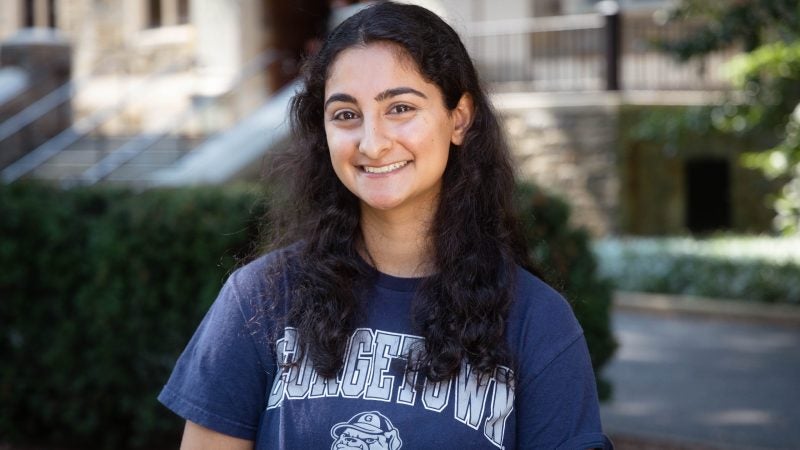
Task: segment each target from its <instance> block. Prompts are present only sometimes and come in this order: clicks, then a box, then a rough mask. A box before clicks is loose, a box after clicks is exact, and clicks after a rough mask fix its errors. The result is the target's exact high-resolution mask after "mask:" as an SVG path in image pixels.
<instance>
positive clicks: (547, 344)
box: [514, 278, 613, 450]
mask: <svg viewBox="0 0 800 450" xmlns="http://www.w3.org/2000/svg"><path fill="white" fill-rule="evenodd" d="M531 280H532V281H531ZM520 294H521V295H523V296H524V297H523V298H526V299H527V301H526V302H523V303H521V307H520V309H518V310H517V313H518V314H519V316H520V317H521V318H523V322H522V325H520V328H519V329H518V331H515V335H516V336H518V337H519V339H518V340H517V341H516V342H517V345H518V354H519V355H520V359H519V370H520V372H519V374H520V376H519V377H518V379H516V380H515V382H516V391H517V399H516V401H515V403H514V407H515V408H516V409H517V428H516V429H517V446H518V448H519V449H542V450H544V449H550V450H552V449H560V450H586V449H593V448H599V449H606V450H609V449H613V444H612V443H611V441H610V440H609V439H608V438H607V437H606V436H605V435H604V434H603V431H602V425H601V422H600V407H599V401H598V397H597V385H596V383H595V377H594V370H593V369H592V364H591V357H590V355H589V350H588V347H587V345H586V339H585V338H584V335H583V330H582V329H581V327H580V324H578V321H577V320H576V318H575V315H574V313H573V312H572V308H570V306H569V304H568V303H567V301H566V300H564V298H563V297H562V296H561V295H560V294H558V293H557V292H555V291H554V290H552V289H551V288H549V286H546V285H544V284H543V283H541V281H538V280H535V279H532V278H529V279H528V282H527V283H523V289H521V292H520Z"/></svg>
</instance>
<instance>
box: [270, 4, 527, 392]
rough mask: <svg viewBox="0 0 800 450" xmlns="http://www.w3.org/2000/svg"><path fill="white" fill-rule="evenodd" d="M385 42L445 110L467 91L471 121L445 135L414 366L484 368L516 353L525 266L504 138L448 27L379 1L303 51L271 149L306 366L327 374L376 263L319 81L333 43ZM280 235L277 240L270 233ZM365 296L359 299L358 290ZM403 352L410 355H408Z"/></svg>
mask: <svg viewBox="0 0 800 450" xmlns="http://www.w3.org/2000/svg"><path fill="white" fill-rule="evenodd" d="M377 42H385V43H393V44H395V45H396V46H398V48H400V49H402V50H403V51H404V52H405V53H406V55H407V56H409V57H410V58H411V60H413V61H414V62H415V63H416V67H417V69H418V70H419V72H420V73H421V75H422V76H423V78H425V79H426V80H427V81H430V82H432V83H434V84H435V85H436V86H438V87H439V88H440V89H441V91H442V93H443V94H444V101H445V104H446V106H447V108H448V110H453V109H454V108H455V107H456V105H457V104H458V101H459V99H460V98H461V97H462V95H464V94H469V95H470V96H471V97H472V100H473V103H474V118H473V122H472V124H471V126H470V128H469V130H468V131H467V133H466V136H465V139H464V141H463V143H462V144H461V145H460V146H455V145H451V148H450V154H449V159H448V163H447V167H446V169H445V172H444V175H443V180H442V187H441V192H440V199H439V207H438V210H437V211H436V214H435V218H434V221H433V224H432V227H431V230H430V233H431V238H432V239H431V242H432V246H433V248H431V249H430V252H431V255H432V257H433V259H434V261H433V262H434V267H435V269H436V271H435V274H434V275H432V276H430V277H428V278H426V279H425V281H424V282H423V283H422V284H421V286H420V287H419V289H418V291H417V293H416V296H415V300H414V305H413V318H414V323H415V326H416V327H418V329H417V330H416V331H417V332H418V333H419V334H420V335H422V336H423V337H424V338H425V339H424V348H422V349H417V350H420V351H415V352H414V355H415V356H414V358H413V361H411V366H412V368H413V370H415V371H418V372H420V373H422V374H424V375H425V376H426V377H427V378H428V379H429V380H431V381H441V380H444V379H448V378H450V377H453V376H456V375H457V374H458V373H459V370H460V368H461V364H462V362H463V361H467V362H468V363H469V364H470V366H471V367H472V369H473V370H475V371H476V372H477V373H478V374H480V375H482V376H492V375H493V374H494V372H495V369H496V368H497V367H498V366H499V365H505V366H510V365H512V364H513V361H512V360H511V357H510V355H509V353H508V350H507V346H506V344H505V340H504V337H503V333H504V330H505V325H506V320H507V316H508V311H509V307H510V305H511V303H512V299H513V289H514V275H515V272H516V267H517V265H521V266H523V267H525V268H527V269H529V270H531V269H532V266H531V263H530V261H529V258H528V256H527V251H526V248H525V245H524V242H523V240H522V238H521V234H520V233H519V232H518V230H517V221H516V216H515V214H514V211H513V207H512V195H513V189H514V173H513V169H512V164H511V161H510V156H509V152H508V148H507V146H506V144H505V141H504V138H503V135H502V132H501V129H500V126H499V124H498V121H497V118H496V116H495V113H494V112H493V110H492V107H491V105H490V103H489V100H488V98H487V96H486V94H485V92H484V91H483V89H482V87H481V85H480V82H479V79H478V75H477V72H476V70H475V67H474V66H473V63H472V60H471V59H470V57H469V54H468V53H467V51H466V49H465V48H464V45H463V44H462V42H461V40H460V39H459V37H458V35H457V34H456V32H455V31H454V30H453V29H452V28H451V27H450V26H449V25H447V24H446V23H445V22H444V21H443V20H442V19H441V18H439V17H438V16H437V15H435V14H434V13H432V12H430V11H428V10H426V9H424V8H421V7H419V6H413V5H404V4H395V3H390V2H382V3H378V4H376V5H374V6H370V7H367V8H365V9H363V10H362V11H360V12H359V13H357V14H355V15H354V16H352V17H350V18H349V19H348V20H346V21H345V22H343V23H342V24H341V25H339V27H337V28H336V29H335V30H334V31H333V32H332V33H331V34H330V35H329V36H328V38H327V39H326V41H325V42H324V44H323V46H322V48H321V49H320V51H319V52H318V53H317V54H315V55H313V56H312V57H311V58H310V59H309V60H307V61H306V64H305V65H304V69H303V81H304V84H303V87H302V89H301V90H300V91H299V92H298V93H297V94H296V95H295V97H294V98H293V100H292V103H291V125H292V131H293V136H292V141H291V144H290V146H289V147H290V148H289V150H288V151H286V152H285V153H283V154H281V155H278V157H277V159H276V160H275V161H276V163H275V165H274V166H273V167H274V171H273V172H272V173H271V176H272V177H277V176H281V178H280V179H281V180H283V183H278V185H279V186H281V187H280V189H285V192H284V193H285V194H287V196H286V201H285V202H284V203H283V207H282V208H276V209H274V210H273V220H275V221H280V220H281V219H284V218H287V217H289V218H290V219H291V220H289V221H288V223H284V224H283V226H280V227H278V228H277V229H278V230H279V231H278V234H279V235H280V237H281V238H282V239H281V245H283V244H284V243H286V242H291V241H296V242H301V243H302V244H301V245H299V246H298V247H299V250H298V251H297V254H296V257H294V258H292V259H293V262H292V264H293V265H294V266H296V267H293V270H292V272H293V273H294V274H295V275H294V276H293V278H294V280H293V282H292V284H293V287H292V295H293V297H294V298H293V299H292V305H291V308H290V310H289V311H288V313H287V315H286V321H287V324H288V325H289V326H293V327H295V328H297V330H298V335H299V339H300V340H301V344H302V347H303V348H304V349H305V350H304V351H305V352H307V355H308V357H309V358H310V360H311V361H312V363H313V365H314V368H315V370H316V371H317V372H318V373H319V374H320V375H321V376H324V377H334V376H336V374H337V372H338V371H339V370H340V369H341V366H342V363H343V356H344V352H345V349H346V346H347V342H348V339H349V337H350V335H351V334H352V332H353V331H354V329H355V326H356V322H357V320H358V318H359V312H360V311H362V310H363V308H362V306H363V305H361V304H360V301H361V300H359V299H360V298H362V297H363V296H359V292H362V293H363V290H362V289H365V288H366V287H367V286H369V285H370V280H371V276H374V270H370V268H369V267H368V266H366V265H365V264H364V261H363V260H362V259H361V258H360V257H359V253H358V252H357V248H358V246H359V245H363V240H362V235H361V229H360V227H359V219H360V207H359V200H358V199H357V198H356V197H355V196H354V195H353V194H352V193H351V192H350V191H348V190H347V189H346V188H345V186H344V185H343V184H342V183H341V182H340V181H339V179H338V178H337V176H336V174H335V173H334V171H333V167H332V165H331V162H330V156H329V153H328V145H327V141H326V135H325V128H324V118H323V103H324V96H325V82H326V79H327V77H328V75H329V71H330V68H331V65H332V64H333V63H334V61H335V60H336V57H337V55H338V54H339V53H340V52H342V51H343V50H345V49H347V48H350V47H353V46H363V45H369V44H370V43H377ZM276 245H277V244H276ZM364 301H368V300H364ZM409 357H411V355H409Z"/></svg>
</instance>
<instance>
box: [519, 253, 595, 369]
mask: <svg viewBox="0 0 800 450" xmlns="http://www.w3.org/2000/svg"><path fill="white" fill-rule="evenodd" d="M515 284H516V285H515V291H514V303H513V305H512V307H511V310H510V312H509V317H508V328H507V337H508V340H509V345H510V346H511V348H512V349H513V351H514V352H515V353H517V354H518V355H520V356H522V358H520V359H525V358H530V359H531V361H529V363H530V364H528V365H529V368H531V369H532V370H534V371H538V370H540V369H541V368H543V367H545V366H546V365H547V364H548V363H549V362H550V361H551V360H552V359H554V358H556V357H557V356H558V355H559V354H560V353H561V352H562V351H564V350H565V349H567V348H568V347H569V346H570V345H572V344H573V343H574V342H575V341H576V340H578V339H580V338H581V337H582V336H583V330H582V329H581V326H580V324H579V323H578V321H577V319H576V318H575V314H574V313H573V311H572V307H571V306H570V304H569V303H568V302H567V300H566V299H565V298H564V296H563V295H561V294H560V293H559V292H558V291H556V290H555V289H553V288H552V287H551V286H549V285H548V284H547V283H545V282H544V281H542V280H541V279H539V278H538V277H536V276H535V275H533V274H531V273H530V272H528V271H526V270H524V269H522V268H518V269H517V273H516V280H515Z"/></svg>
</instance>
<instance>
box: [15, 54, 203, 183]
mask: <svg viewBox="0 0 800 450" xmlns="http://www.w3.org/2000/svg"><path fill="white" fill-rule="evenodd" d="M191 64H192V62H191V61H176V62H173V63H172V64H169V65H167V66H166V67H164V68H162V69H160V70H158V71H155V72H153V73H151V74H149V75H148V76H146V77H145V78H144V79H142V80H141V81H139V82H138V83H136V84H134V85H133V86H131V87H129V88H128V89H127V90H126V91H125V93H124V94H123V96H122V97H121V98H120V100H119V101H118V102H116V103H115V104H113V105H111V106H108V107H105V108H102V109H99V110H97V111H94V112H93V113H91V114H89V115H88V116H86V117H84V118H82V119H80V120H77V121H76V122H75V123H73V124H72V125H71V126H69V127H68V128H66V129H64V130H62V131H61V132H60V133H58V134H57V135H55V136H54V137H53V138H51V139H49V140H48V141H46V142H44V143H43V144H41V145H39V146H38V147H36V148H35V149H33V150H31V151H30V152H28V153H27V154H25V155H24V156H22V157H21V158H20V159H18V160H16V161H14V162H13V163H12V164H10V165H9V166H8V167H6V168H4V169H3V170H2V172H0V179H2V181H3V182H5V183H12V182H14V181H16V180H18V179H19V178H21V177H23V176H25V175H26V174H28V173H30V172H32V171H34V170H36V169H37V168H38V167H39V166H41V165H42V164H44V163H45V162H47V161H48V160H49V159H51V158H53V157H54V156H55V155H57V154H59V153H60V152H62V151H64V150H65V149H66V148H67V147H69V146H71V145H73V144H75V143H76V142H78V141H79V140H80V139H81V138H82V137H84V136H86V135H88V134H89V133H90V132H92V131H93V130H95V129H97V128H98V127H99V126H100V125H102V124H103V123H105V122H107V121H108V120H110V119H112V118H113V117H115V116H117V115H118V114H119V113H120V112H121V111H123V110H124V109H125V108H126V107H127V104H128V103H129V102H131V101H134V100H135V99H137V98H138V97H140V96H141V95H142V94H143V93H145V92H146V91H147V89H148V88H149V87H150V83H152V81H153V80H155V79H157V78H159V77H162V76H164V75H167V74H170V73H174V72H176V71H178V70H182V69H185V68H186V67H189V66H190V65H191ZM87 82H88V81H87V80H83V81H81V82H80V84H83V83H87ZM77 85H78V83H77V82H68V83H65V84H64V85H62V86H61V87H59V88H57V89H55V90H54V91H52V92H51V93H50V94H48V95H46V96H45V97H43V98H42V99H40V100H39V101H37V102H34V103H33V104H31V105H30V106H29V107H28V108H26V109H25V110H23V111H21V112H20V113H19V114H17V115H15V116H14V117H12V118H11V119H9V120H8V121H7V122H10V123H9V125H8V126H7V127H6V128H4V130H5V131H3V133H4V134H2V135H0V137H3V138H7V137H9V136H11V135H12V134H13V133H15V132H17V131H19V130H20V129H22V128H23V127H25V126H26V125H28V124H30V123H32V122H33V121H35V120H37V119H38V118H39V117H42V116H43V115H44V114H46V113H47V112H48V111H50V110H52V109H54V108H56V107H58V106H59V105H61V104H63V103H64V102H66V101H67V100H69V99H70V98H72V97H73V96H74V95H75V87H76V86H77ZM4 125H5V123H4Z"/></svg>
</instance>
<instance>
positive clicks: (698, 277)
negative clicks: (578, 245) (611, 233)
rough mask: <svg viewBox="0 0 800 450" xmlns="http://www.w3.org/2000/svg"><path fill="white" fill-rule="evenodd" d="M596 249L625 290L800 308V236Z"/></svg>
mask: <svg viewBox="0 0 800 450" xmlns="http://www.w3.org/2000/svg"><path fill="white" fill-rule="evenodd" d="M594 250H595V253H596V255H597V257H598V260H599V261H600V267H602V273H603V275H604V276H606V277H609V278H611V279H613V281H614V283H615V285H616V287H617V288H618V289H621V290H627V291H643V292H658V293H664V294H676V295H695V296H702V297H718V298H723V299H738V300H746V301H756V302H767V303H790V304H796V305H800V283H798V280H800V237H794V238H787V237H784V238H773V237H743V236H738V237H737V236H722V237H715V238H708V239H692V238H627V239H606V240H603V241H599V242H597V243H595V245H594Z"/></svg>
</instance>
